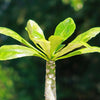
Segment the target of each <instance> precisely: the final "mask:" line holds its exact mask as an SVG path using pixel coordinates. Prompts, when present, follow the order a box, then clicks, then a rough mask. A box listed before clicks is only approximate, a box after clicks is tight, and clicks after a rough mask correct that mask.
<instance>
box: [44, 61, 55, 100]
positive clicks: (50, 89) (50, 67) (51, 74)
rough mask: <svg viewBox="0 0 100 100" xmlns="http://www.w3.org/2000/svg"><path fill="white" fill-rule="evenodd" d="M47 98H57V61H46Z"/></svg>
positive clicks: (46, 99) (53, 99)
mask: <svg viewBox="0 0 100 100" xmlns="http://www.w3.org/2000/svg"><path fill="white" fill-rule="evenodd" d="M45 100H56V77H55V62H54V61H47V62H46V79H45Z"/></svg>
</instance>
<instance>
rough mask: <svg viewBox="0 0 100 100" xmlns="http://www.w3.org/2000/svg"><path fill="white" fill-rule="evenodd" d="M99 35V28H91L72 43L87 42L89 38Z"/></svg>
mask: <svg viewBox="0 0 100 100" xmlns="http://www.w3.org/2000/svg"><path fill="white" fill-rule="evenodd" d="M99 33H100V27H95V28H91V29H90V30H88V31H86V32H84V33H82V34H80V35H78V36H77V37H76V38H75V39H74V40H73V41H72V42H73V43H74V42H80V41H82V42H88V41H89V40H90V39H91V38H93V37H95V36H96V35H98V34H99Z"/></svg>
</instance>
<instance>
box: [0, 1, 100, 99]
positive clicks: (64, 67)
mask: <svg viewBox="0 0 100 100" xmlns="http://www.w3.org/2000/svg"><path fill="white" fill-rule="evenodd" d="M67 17H72V18H73V19H74V21H75V23H76V26H77V28H76V30H75V32H74V34H73V35H72V37H71V38H69V39H68V40H67V41H65V43H66V44H67V43H69V42H70V41H71V40H73V39H74V38H75V37H76V36H77V35H78V34H80V33H82V32H84V31H86V30H88V29H90V28H92V27H97V26H99V27H100V0H0V27H1V26H2V27H8V28H10V29H13V30H14V31H16V32H18V33H19V34H20V35H21V36H22V37H24V38H25V39H26V40H27V41H29V42H31V41H30V40H29V38H28V35H27V32H26V31H25V26H26V23H27V21H28V20H29V19H33V20H35V21H36V22H37V23H38V24H39V25H40V27H41V28H42V29H43V31H44V34H45V36H46V38H47V39H48V37H49V36H50V35H51V34H53V32H54V29H55V27H56V25H57V24H58V23H59V22H61V21H62V20H64V19H65V18H67ZM16 43H18V44H20V43H19V42H17V41H16V40H13V39H12V38H10V37H6V36H4V35H0V46H1V45H4V44H16ZM31 43H32V42H31ZM89 43H90V44H91V45H96V46H100V35H98V36H96V37H95V38H94V39H92V40H91V41H89ZM56 64H57V70H56V75H57V97H58V100H100V54H98V53H93V54H86V55H80V56H75V57H72V58H69V59H64V60H59V61H57V62H56ZM44 81H45V61H44V60H42V59H41V58H37V57H26V58H20V59H14V60H9V61H0V100H44V83H45V82H44Z"/></svg>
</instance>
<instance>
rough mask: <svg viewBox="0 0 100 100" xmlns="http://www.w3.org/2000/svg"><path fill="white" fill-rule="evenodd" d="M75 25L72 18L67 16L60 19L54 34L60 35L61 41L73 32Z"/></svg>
mask: <svg viewBox="0 0 100 100" xmlns="http://www.w3.org/2000/svg"><path fill="white" fill-rule="evenodd" d="M75 28H76V26H75V23H74V21H73V19H72V18H67V19H65V20H64V21H62V22H61V23H60V24H58V26H57V27H56V29H55V33H54V35H56V36H61V37H62V38H63V41H64V40H66V39H68V38H69V37H70V36H71V35H72V33H73V32H74V30H75Z"/></svg>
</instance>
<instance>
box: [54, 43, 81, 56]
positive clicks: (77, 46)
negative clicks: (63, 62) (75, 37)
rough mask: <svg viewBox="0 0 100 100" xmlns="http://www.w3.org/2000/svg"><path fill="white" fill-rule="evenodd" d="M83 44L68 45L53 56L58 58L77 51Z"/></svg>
mask: <svg viewBox="0 0 100 100" xmlns="http://www.w3.org/2000/svg"><path fill="white" fill-rule="evenodd" d="M82 45H83V44H82V43H81V42H76V43H69V44H68V45H67V46H66V47H64V48H63V49H62V50H60V51H59V52H57V53H56V54H55V57H60V56H62V55H64V54H66V53H68V52H70V51H72V50H74V49H77V48H79V47H81V46H82Z"/></svg>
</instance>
